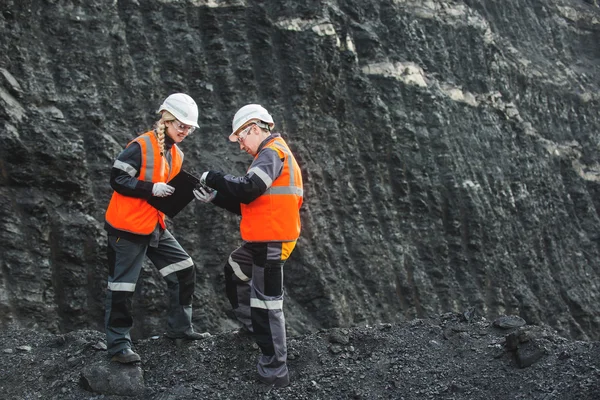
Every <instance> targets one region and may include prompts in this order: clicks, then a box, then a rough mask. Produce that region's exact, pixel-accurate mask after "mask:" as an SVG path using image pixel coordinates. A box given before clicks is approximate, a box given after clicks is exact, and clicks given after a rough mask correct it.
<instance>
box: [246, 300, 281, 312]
mask: <svg viewBox="0 0 600 400" xmlns="http://www.w3.org/2000/svg"><path fill="white" fill-rule="evenodd" d="M250 307H254V308H262V309H264V310H281V309H282V308H283V300H266V301H265V300H259V299H250Z"/></svg>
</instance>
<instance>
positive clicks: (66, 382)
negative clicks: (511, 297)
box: [0, 313, 600, 400]
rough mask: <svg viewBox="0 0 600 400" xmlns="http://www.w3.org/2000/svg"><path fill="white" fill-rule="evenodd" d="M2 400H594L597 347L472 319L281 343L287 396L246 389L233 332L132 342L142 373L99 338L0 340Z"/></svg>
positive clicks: (252, 359) (251, 356) (241, 346)
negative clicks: (113, 358) (113, 357)
mask: <svg viewBox="0 0 600 400" xmlns="http://www.w3.org/2000/svg"><path fill="white" fill-rule="evenodd" d="M0 343H1V345H0V351H2V354H1V356H0V382H1V383H0V385H1V387H0V389H1V390H2V393H3V397H4V398H7V399H35V398H42V399H51V398H56V399H65V400H70V399H73V400H75V399H77V400H83V399H100V398H102V399H121V398H135V399H161V400H165V399H184V398H186V399H406V400H409V399H415V400H416V399H440V398H444V399H456V400H459V399H464V400H473V399H500V398H501V399H530V400H535V399H540V400H541V399H560V400H569V399H573V400H576V399H577V400H587V399H589V400H591V399H597V396H598V393H600V343H598V342H581V341H571V340H567V339H565V338H562V337H560V336H558V335H557V334H556V332H555V331H554V330H552V329H551V328H549V327H547V326H532V325H526V324H525V321H522V320H521V319H520V318H518V317H514V316H505V317H500V318H498V319H497V320H495V321H493V322H492V321H488V320H486V319H484V318H481V317H477V316H473V315H472V314H470V313H464V314H444V315H441V316H439V317H437V318H432V319H417V320H413V321H408V322H404V323H398V324H377V325H373V326H362V327H355V328H350V329H346V328H335V329H329V330H321V331H319V332H316V333H313V334H309V335H301V336H296V337H292V338H289V340H288V351H289V367H290V373H291V380H292V382H291V385H290V386H289V387H287V388H283V389H272V388H269V387H266V386H265V385H263V384H261V383H258V382H257V381H256V380H255V378H254V371H255V363H256V358H257V356H258V353H259V350H258V348H257V346H256V345H255V344H253V341H252V340H250V339H249V338H247V337H243V336H241V337H240V336H239V335H238V334H237V333H236V332H235V331H232V332H226V333H220V334H218V335H207V337H206V338H205V339H203V340H200V341H197V342H191V343H189V342H188V343H183V344H181V345H180V346H177V345H176V344H175V343H174V342H172V341H171V340H169V339H166V338H165V337H163V336H162V335H156V337H153V338H149V339H144V340H140V341H138V342H137V343H136V350H137V351H138V352H139V353H140V355H141V357H142V363H141V364H139V365H134V366H121V365H117V364H115V363H111V362H110V361H109V359H108V356H107V354H106V351H105V345H104V335H103V334H102V333H101V332H98V331H91V330H83V331H73V332H70V333H68V334H64V335H52V334H39V333H36V332H33V331H31V330H21V329H9V330H5V331H2V332H0Z"/></svg>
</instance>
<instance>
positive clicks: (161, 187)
mask: <svg viewBox="0 0 600 400" xmlns="http://www.w3.org/2000/svg"><path fill="white" fill-rule="evenodd" d="M174 191H175V188H174V187H173V186H169V185H167V184H166V183H164V182H156V183H155V184H154V186H152V196H156V197H167V196H170V195H172V194H173V192H174Z"/></svg>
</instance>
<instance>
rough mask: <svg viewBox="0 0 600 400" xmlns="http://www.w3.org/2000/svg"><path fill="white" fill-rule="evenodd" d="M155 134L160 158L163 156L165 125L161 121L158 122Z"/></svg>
mask: <svg viewBox="0 0 600 400" xmlns="http://www.w3.org/2000/svg"><path fill="white" fill-rule="evenodd" d="M156 134H157V137H158V148H159V149H160V155H161V156H162V155H164V154H165V123H164V122H163V121H159V123H158V127H157V129H156Z"/></svg>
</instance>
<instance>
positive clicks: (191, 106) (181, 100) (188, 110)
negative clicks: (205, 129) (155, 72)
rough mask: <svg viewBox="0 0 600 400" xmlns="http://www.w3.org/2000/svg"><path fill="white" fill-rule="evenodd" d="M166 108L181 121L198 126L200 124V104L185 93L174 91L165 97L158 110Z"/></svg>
mask: <svg viewBox="0 0 600 400" xmlns="http://www.w3.org/2000/svg"><path fill="white" fill-rule="evenodd" d="M163 110H166V111H168V112H170V113H171V114H173V116H174V117H175V118H177V119H178V120H179V121H180V122H182V123H184V124H186V125H191V126H194V127H196V128H199V126H198V106H197V105H196V102H195V101H194V99H192V98H191V97H190V96H188V95H187V94H185V93H173V94H172V95H170V96H169V97H167V98H166V99H165V101H164V102H163V103H162V104H161V106H160V108H159V109H158V111H157V112H161V111H163Z"/></svg>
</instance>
